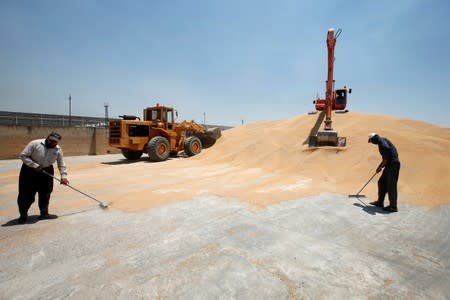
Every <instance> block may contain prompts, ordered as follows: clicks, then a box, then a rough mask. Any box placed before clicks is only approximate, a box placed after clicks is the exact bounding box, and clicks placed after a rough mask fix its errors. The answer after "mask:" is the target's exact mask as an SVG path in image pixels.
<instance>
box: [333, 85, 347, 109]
mask: <svg viewBox="0 0 450 300" xmlns="http://www.w3.org/2000/svg"><path fill="white" fill-rule="evenodd" d="M347 93H351V89H350V90H347V88H346V87H344V88H343V89H337V90H336V101H335V104H334V107H333V110H335V109H337V110H342V109H345V107H346V106H347Z"/></svg>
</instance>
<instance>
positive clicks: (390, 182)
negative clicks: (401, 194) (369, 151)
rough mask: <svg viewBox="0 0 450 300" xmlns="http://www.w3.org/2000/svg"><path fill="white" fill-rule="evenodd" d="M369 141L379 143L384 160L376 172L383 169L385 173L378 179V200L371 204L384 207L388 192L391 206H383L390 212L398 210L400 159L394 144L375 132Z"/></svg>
mask: <svg viewBox="0 0 450 300" xmlns="http://www.w3.org/2000/svg"><path fill="white" fill-rule="evenodd" d="M368 142H369V143H372V144H375V145H378V150H379V151H380V154H381V157H382V159H383V160H382V161H381V163H380V164H379V165H378V167H377V169H376V172H377V173H379V172H381V170H383V174H382V175H381V177H380V179H379V180H378V200H377V201H375V202H371V203H370V204H372V205H375V206H378V207H383V206H384V198H385V196H386V193H387V194H388V196H389V206H386V207H383V210H385V211H388V212H397V211H398V209H397V181H398V176H399V172H400V160H399V158H398V152H397V149H396V148H395V146H394V144H392V143H391V141H389V140H388V139H387V138H384V137H380V136H379V135H378V134H376V133H375V132H372V133H369V141H368Z"/></svg>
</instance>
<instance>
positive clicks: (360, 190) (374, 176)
mask: <svg viewBox="0 0 450 300" xmlns="http://www.w3.org/2000/svg"><path fill="white" fill-rule="evenodd" d="M375 175H377V172H375V174H373V175H372V177H370V179H369V181H367V182H366V184H365V185H364V186H363V187H362V188H361V189H360V190H359V192H357V193H356V195H359V193H361V191H362V190H363V189H364V188H365V187H366V185H368V184H369V182H370V181H371V180H372V179H373V178H374V177H375Z"/></svg>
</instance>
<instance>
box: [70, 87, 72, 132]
mask: <svg viewBox="0 0 450 300" xmlns="http://www.w3.org/2000/svg"><path fill="white" fill-rule="evenodd" d="M70 126H72V95H71V94H70V93H69V127H70Z"/></svg>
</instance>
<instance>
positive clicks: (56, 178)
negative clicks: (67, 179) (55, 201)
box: [42, 171, 103, 204]
mask: <svg viewBox="0 0 450 300" xmlns="http://www.w3.org/2000/svg"><path fill="white" fill-rule="evenodd" d="M42 173H44V174H46V175H48V176H50V177H53V179H55V180H58V181H59V182H61V179H59V178H58V177H55V176H53V175H52V174H50V173H47V172H46V171H42ZM64 185H67V186H68V187H70V188H71V189H73V190H75V191H77V192H78V193H80V194H83V195H85V196H86V197H89V198H91V199H92V200H94V201H97V202H98V203H100V204H103V203H102V202H101V201H99V200H97V199H95V198H94V197H92V196H90V195H88V194H86V193H84V192H82V191H80V190H79V189H77V188H74V187H73V186H71V185H69V184H67V183H65V184H64Z"/></svg>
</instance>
